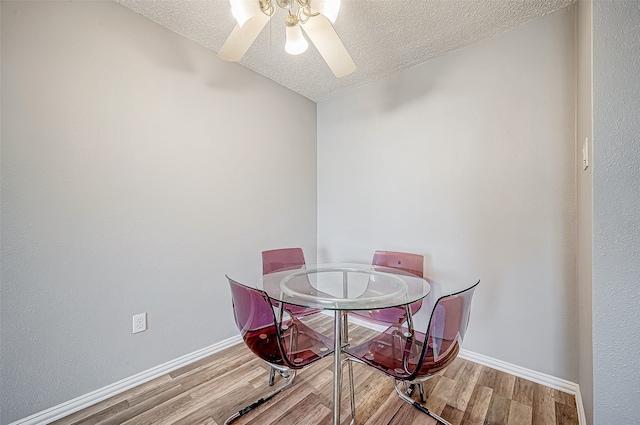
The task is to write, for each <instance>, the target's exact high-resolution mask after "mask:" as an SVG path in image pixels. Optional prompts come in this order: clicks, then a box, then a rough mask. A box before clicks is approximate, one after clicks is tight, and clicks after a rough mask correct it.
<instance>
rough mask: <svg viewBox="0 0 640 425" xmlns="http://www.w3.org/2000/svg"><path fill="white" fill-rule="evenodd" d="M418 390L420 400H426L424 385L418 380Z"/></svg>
mask: <svg viewBox="0 0 640 425" xmlns="http://www.w3.org/2000/svg"><path fill="white" fill-rule="evenodd" d="M418 391H419V392H420V401H421V402H422V403H424V402H425V401H427V400H426V399H425V398H424V385H423V384H422V382H420V383H419V384H418Z"/></svg>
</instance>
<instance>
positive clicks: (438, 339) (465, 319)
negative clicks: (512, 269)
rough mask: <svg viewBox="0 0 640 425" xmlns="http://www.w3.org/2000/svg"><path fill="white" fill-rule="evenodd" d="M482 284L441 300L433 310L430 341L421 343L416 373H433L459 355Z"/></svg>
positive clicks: (428, 334)
mask: <svg viewBox="0 0 640 425" xmlns="http://www.w3.org/2000/svg"><path fill="white" fill-rule="evenodd" d="M479 283H480V281H478V282H476V283H475V284H474V285H473V286H471V287H469V288H467V289H465V290H463V291H460V292H457V293H455V294H451V295H445V296H443V297H441V298H440V299H438V301H437V302H436V305H435V307H434V308H433V312H432V313H431V319H430V320H429V328H428V332H427V338H426V341H424V342H423V343H422V344H421V345H422V347H421V348H422V353H421V355H420V356H419V361H418V362H417V364H416V368H415V371H414V374H415V375H416V376H429V375H433V374H434V373H436V372H438V371H439V370H441V369H443V368H445V367H446V366H447V365H449V364H450V363H451V362H452V361H453V360H454V359H455V358H456V356H457V355H458V352H459V351H460V346H461V345H462V341H463V340H464V337H465V335H466V333H467V327H468V325H469V314H470V313H471V300H472V299H473V294H474V292H475V290H476V287H477V286H478V284H479Z"/></svg>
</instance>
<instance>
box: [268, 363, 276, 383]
mask: <svg viewBox="0 0 640 425" xmlns="http://www.w3.org/2000/svg"><path fill="white" fill-rule="evenodd" d="M275 379H276V368H275V367H273V366H271V372H270V373H269V386H270V387H273V382H274V381H275Z"/></svg>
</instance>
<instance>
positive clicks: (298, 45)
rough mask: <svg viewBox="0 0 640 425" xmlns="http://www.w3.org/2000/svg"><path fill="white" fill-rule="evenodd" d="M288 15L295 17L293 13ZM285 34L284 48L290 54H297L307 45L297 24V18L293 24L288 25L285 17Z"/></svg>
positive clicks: (305, 48) (304, 49)
mask: <svg viewBox="0 0 640 425" xmlns="http://www.w3.org/2000/svg"><path fill="white" fill-rule="evenodd" d="M289 16H294V17H295V15H289ZM286 36H287V42H286V43H285V45H284V50H285V52H287V53H289V54H290V55H299V54H300V53H303V52H304V51H306V50H307V48H308V47H309V43H308V42H307V39H306V38H304V35H302V28H300V25H298V22H297V19H296V20H295V24H293V25H289V20H288V19H287V28H286Z"/></svg>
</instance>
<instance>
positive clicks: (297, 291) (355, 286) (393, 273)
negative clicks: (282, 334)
mask: <svg viewBox="0 0 640 425" xmlns="http://www.w3.org/2000/svg"><path fill="white" fill-rule="evenodd" d="M257 287H258V289H261V290H263V291H265V292H266V293H267V294H268V295H269V297H271V298H273V299H274V300H277V301H281V302H284V303H288V304H293V305H298V306H302V307H308V308H319V309H324V310H377V309H382V308H389V307H396V306H402V305H406V304H411V303H413V302H415V301H418V300H420V299H422V298H424V297H426V296H427V294H429V290H430V289H431V288H430V287H429V283H427V281H426V280H424V279H422V278H420V277H418V276H415V275H413V274H410V273H407V272H404V271H402V270H398V269H394V268H390V267H382V266H373V265H366V264H348V263H340V264H314V265H306V266H303V267H302V268H296V269H289V270H282V271H279V272H275V273H270V274H267V275H264V276H262V277H261V278H260V279H259V280H258V283H257Z"/></svg>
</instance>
